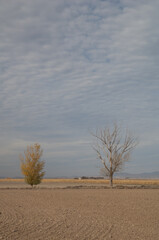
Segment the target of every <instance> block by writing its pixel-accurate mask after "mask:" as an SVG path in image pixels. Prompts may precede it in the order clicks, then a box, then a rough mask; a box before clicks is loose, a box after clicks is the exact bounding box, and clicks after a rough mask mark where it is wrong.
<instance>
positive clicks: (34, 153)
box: [20, 143, 45, 186]
mask: <svg viewBox="0 0 159 240" xmlns="http://www.w3.org/2000/svg"><path fill="white" fill-rule="evenodd" d="M42 154H43V150H42V149H41V146H40V144H38V143H35V144H34V145H31V146H27V150H26V151H24V156H23V155H20V161H21V171H22V174H23V175H24V178H25V181H26V182H27V183H28V184H30V185H31V186H33V185H37V184H39V183H41V180H42V178H43V176H44V174H45V172H44V171H42V170H43V168H44V165H45V162H44V161H40V158H41V157H42Z"/></svg>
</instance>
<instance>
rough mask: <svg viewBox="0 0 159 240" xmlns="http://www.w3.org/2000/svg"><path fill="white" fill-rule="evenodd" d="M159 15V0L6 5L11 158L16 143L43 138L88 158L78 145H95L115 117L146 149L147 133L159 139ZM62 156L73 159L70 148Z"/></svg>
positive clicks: (2, 59) (1, 116)
mask: <svg viewBox="0 0 159 240" xmlns="http://www.w3.org/2000/svg"><path fill="white" fill-rule="evenodd" d="M158 10H159V2H158V1H157V0H153V1H143V0H139V1H129V0H121V1H98V2H97V1H92V0H91V1H90V0H80V1H73V0H70V1H64V0H59V1H50V0H46V1H45V2H44V1H36V0H35V1H31V0H28V1H23V0H22V1H19V0H15V1H3V2H2V3H1V9H0V15H1V21H0V28H1V32H0V51H1V55H0V66H1V67H0V69H1V75H0V86H1V87H0V123H1V124H0V128H1V137H0V138H1V139H0V141H1V142H3V145H2V146H4V147H1V150H3V151H4V148H5V149H6V156H7V151H9V150H7V149H8V147H9V146H7V142H8V141H9V142H11V144H12V142H16V143H15V144H17V145H18V146H20V148H21V149H23V148H24V147H25V145H26V143H29V142H34V141H39V142H41V143H43V145H45V148H46V152H47V149H48V151H49V145H48V144H49V142H52V144H53V145H55V146H56V141H58V142H59V141H60V142H61V143H62V142H64V143H65V144H66V146H67V142H70V143H71V142H72V145H71V147H70V148H67V149H69V151H70V152H71V154H74V153H75V154H77V157H79V158H80V157H81V158H82V156H84V152H83V151H81V153H80V149H81V145H80V144H79V148H78V149H79V150H78V151H77V152H76V151H74V144H73V141H75V142H77V143H79V142H82V141H85V139H86V141H89V140H88V139H90V136H89V131H88V130H89V129H92V128H96V127H98V126H104V125H106V124H111V122H112V121H114V120H116V121H120V122H122V123H123V126H125V125H126V126H127V127H129V128H130V129H132V130H133V131H134V132H136V133H138V134H139V135H140V142H141V145H142V142H144V140H145V139H144V134H143V133H145V132H146V134H147V135H148V136H149V139H151V140H152V139H156V137H155V136H156V135H158V134H159V130H158V120H159V107H158V102H159V95H158V91H159V82H158V78H159V68H158V63H159V50H158V44H159V29H158V22H159V16H158ZM4 136H5V137H4ZM18 139H19V140H18ZM151 140H150V141H149V142H150V145H153V144H154V141H151ZM90 141H91V140H90ZM20 142H21V144H20ZM155 143H157V144H158V139H156V141H155ZM13 145H14V144H13ZM13 145H12V146H13ZM77 145H78V144H77ZM67 147H68V146H67ZM15 149H16V147H15ZM18 151H19V149H18V150H17V151H15V153H14V154H13V155H14V156H13V159H14V160H13V161H14V162H16V156H18V154H19V152H18ZM60 151H61V161H63V160H62V159H63V156H64V155H65V160H66V159H69V157H70V152H69V151H67V153H66V152H63V149H62V147H61V148H60ZM155 151H157V150H155ZM62 152H63V154H62ZM68 152H69V153H68ZM73 152H74V153H73ZM86 152H87V150H86ZM88 152H89V153H90V154H89V156H91V157H92V158H93V153H92V152H91V150H90V148H88ZM53 154H55V152H54V153H53ZM80 154H82V155H80ZM2 155H3V154H2ZM55 155H56V154H55ZM91 157H90V158H91ZM94 158H95V157H94ZM143 158H144V153H143ZM49 159H50V155H49V154H48V161H50V160H49ZM87 159H89V157H88V156H87ZM87 159H86V164H87V162H89V160H88V161H87ZM5 161H6V163H7V157H6V160H5ZM8 161H9V160H8ZM7 164H8V163H7ZM68 165H69V164H68ZM68 168H70V166H68ZM88 171H89V169H88ZM95 171H96V169H95ZM68 172H69V171H68ZM70 173H71V170H70ZM0 174H1V173H0Z"/></svg>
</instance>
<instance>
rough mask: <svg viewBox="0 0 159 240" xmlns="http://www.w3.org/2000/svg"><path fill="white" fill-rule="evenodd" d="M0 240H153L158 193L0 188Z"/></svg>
mask: <svg viewBox="0 0 159 240" xmlns="http://www.w3.org/2000/svg"><path fill="white" fill-rule="evenodd" d="M0 239H4V240H7V239H13V240H28V239H29V240H32V239H34V240H47V239H49V240H51V239H52V240H66V239H67V240H75V239H77V240H106V239H113V240H131V239H133V240H137V239H140V240H141V239H142V240H158V239H159V190H158V189H40V188H39V189H0Z"/></svg>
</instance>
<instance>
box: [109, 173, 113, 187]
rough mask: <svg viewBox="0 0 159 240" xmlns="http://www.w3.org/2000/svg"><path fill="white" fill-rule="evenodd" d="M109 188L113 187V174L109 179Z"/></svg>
mask: <svg viewBox="0 0 159 240" xmlns="http://www.w3.org/2000/svg"><path fill="white" fill-rule="evenodd" d="M109 186H110V187H113V174H111V175H110V177H109Z"/></svg>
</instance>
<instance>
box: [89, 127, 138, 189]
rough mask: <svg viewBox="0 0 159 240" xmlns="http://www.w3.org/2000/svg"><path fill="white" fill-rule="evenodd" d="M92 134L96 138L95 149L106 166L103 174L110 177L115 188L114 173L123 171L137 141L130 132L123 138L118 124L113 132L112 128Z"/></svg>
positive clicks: (111, 184)
mask: <svg viewBox="0 0 159 240" xmlns="http://www.w3.org/2000/svg"><path fill="white" fill-rule="evenodd" d="M91 134H92V135H93V137H95V138H96V143H95V144H94V146H93V149H94V150H95V151H96V153H97V156H98V158H99V159H100V160H101V162H102V164H103V166H104V168H102V169H101V172H102V174H105V176H107V177H109V181H110V186H113V176H114V173H115V172H118V171H119V170H121V168H122V167H123V164H124V163H125V162H127V161H128V160H129V158H130V153H131V151H132V149H133V148H134V147H135V146H136V145H137V140H136V139H135V138H134V137H133V136H132V135H131V134H130V133H129V132H128V131H127V132H126V134H125V136H124V137H122V135H121V128H120V127H118V125H117V124H116V123H115V124H114V126H113V129H112V131H111V130H110V128H105V129H102V130H97V131H96V133H95V134H94V133H91Z"/></svg>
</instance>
